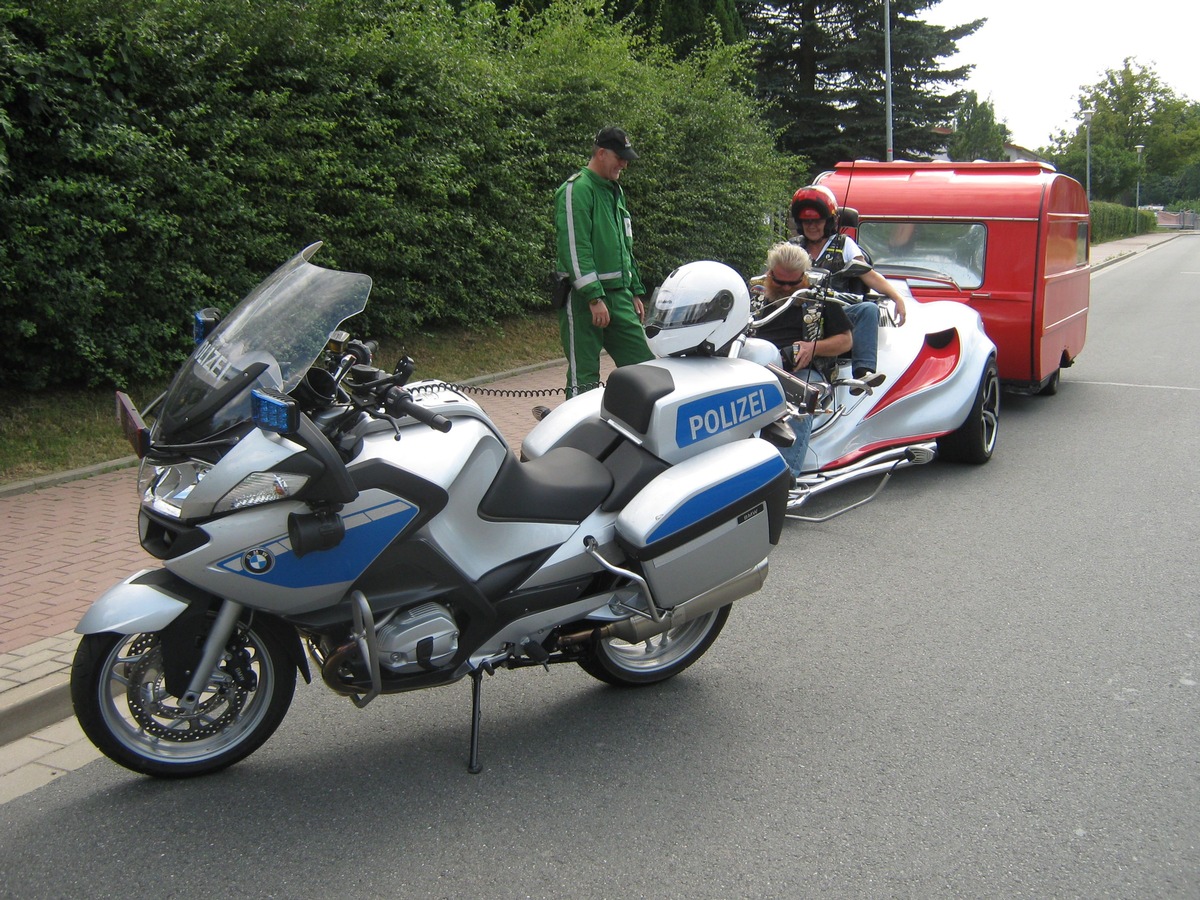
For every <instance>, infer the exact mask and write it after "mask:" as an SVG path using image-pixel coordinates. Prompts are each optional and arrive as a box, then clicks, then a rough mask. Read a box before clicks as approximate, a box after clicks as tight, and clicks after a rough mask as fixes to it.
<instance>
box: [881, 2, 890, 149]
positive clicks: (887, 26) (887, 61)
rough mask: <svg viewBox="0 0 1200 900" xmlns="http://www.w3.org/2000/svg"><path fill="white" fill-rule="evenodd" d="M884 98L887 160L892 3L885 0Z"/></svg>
mask: <svg viewBox="0 0 1200 900" xmlns="http://www.w3.org/2000/svg"><path fill="white" fill-rule="evenodd" d="M883 98H884V104H885V105H886V107H887V125H886V128H887V135H886V143H887V161H888V162H891V161H892V4H891V2H890V0H883Z"/></svg>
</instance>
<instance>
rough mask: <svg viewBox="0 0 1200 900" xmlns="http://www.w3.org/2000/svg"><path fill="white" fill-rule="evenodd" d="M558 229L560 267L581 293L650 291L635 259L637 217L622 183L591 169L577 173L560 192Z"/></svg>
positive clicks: (588, 296)
mask: <svg viewBox="0 0 1200 900" xmlns="http://www.w3.org/2000/svg"><path fill="white" fill-rule="evenodd" d="M554 225H555V228H556V229H557V231H558V271H559V272H560V273H561V274H566V275H569V276H570V278H571V281H572V284H573V285H574V288H575V295H576V296H578V297H583V298H584V299H586V300H589V301H590V300H596V299H603V297H604V292H605V291H606V290H607V291H613V290H618V289H621V288H627V289H628V290H629V291H630V292H631V293H632V294H633V295H634V296H639V295H641V294H644V293H646V287H645V285H643V284H642V276H641V275H640V274H639V273H638V267H637V262H636V261H635V260H634V258H633V219H632V218H631V217H630V215H629V209H628V208H627V207H626V206H625V194H624V192H622V190H621V186H620V185H619V184H617V183H616V182H613V181H609V180H608V179H606V178H601V177H600V176H599V175H597V174H596V173H595V172H593V171H592V170H591V169H587V168H584V169H581V170H580V171H579V172H576V173H575V174H574V175H572V176H571V177H570V178H568V179H567V180H566V182H565V183H564V184H563V185H562V186H561V187H560V188H559V189H558V191H557V192H556V193H555V195H554Z"/></svg>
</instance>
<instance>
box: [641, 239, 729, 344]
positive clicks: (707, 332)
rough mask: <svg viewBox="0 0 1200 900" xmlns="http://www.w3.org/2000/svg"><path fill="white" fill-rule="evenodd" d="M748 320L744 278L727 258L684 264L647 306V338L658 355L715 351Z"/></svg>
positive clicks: (663, 284) (660, 288)
mask: <svg viewBox="0 0 1200 900" xmlns="http://www.w3.org/2000/svg"><path fill="white" fill-rule="evenodd" d="M749 321H750V292H749V290H747V289H746V281H745V279H744V278H742V276H741V275H739V274H738V273H737V272H736V271H734V270H733V269H731V268H730V267H729V266H727V265H725V264H724V263H719V262H713V261H711V260H703V261H701V262H693V263H688V264H687V265H684V266H680V267H679V268H678V269H676V270H675V271H674V272H672V273H671V274H670V275H668V276H667V280H666V281H664V282H663V283H662V285H661V286H660V287H659V288H658V289H657V290H655V292H654V296H653V297H652V298H651V299H650V307H649V309H647V310H646V338H647V339H648V340H649V342H650V349H651V350H653V351H654V353H655V355H656V356H688V355H691V354H696V355H701V356H711V355H713V354H714V353H716V352H717V351H718V350H720V349H721V348H722V347H724V346H725V345H726V344H728V343H729V342H730V341H732V340H733V339H734V338H735V337H737V336H738V335H739V334H740V333H741V332H742V331H743V330H744V329H745V328H746V325H747V324H748V323H749Z"/></svg>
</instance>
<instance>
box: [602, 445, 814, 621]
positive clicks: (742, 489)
mask: <svg viewBox="0 0 1200 900" xmlns="http://www.w3.org/2000/svg"><path fill="white" fill-rule="evenodd" d="M790 481H791V476H790V474H789V472H788V468H787V465H786V464H785V463H784V461H783V458H782V457H781V456H780V455H779V453H778V452H777V451H776V450H775V448H774V447H772V446H771V445H770V444H768V443H767V442H766V441H759V440H744V441H738V442H737V443H734V444H727V445H725V446H723V447H716V448H714V449H712V450H709V451H708V452H707V453H702V454H700V455H699V456H695V457H693V458H691V459H689V460H685V461H684V462H681V463H680V464H679V465H677V466H674V467H672V468H670V469H668V470H667V471H666V472H663V473H662V474H661V475H659V476H658V477H657V478H655V479H654V481H652V482H650V484H648V485H646V487H645V488H643V489H642V490H641V492H639V493H638V495H637V496H636V497H634V498H633V500H632V501H631V502H630V503H629V505H627V506H626V507H625V509H624V510H623V511H622V512H621V514H620V516H618V518H617V541H618V543H619V544H620V545H621V547H622V549H623V550H625V552H626V553H627V554H629V556H630V557H632V558H633V559H635V560H637V561H638V562H640V563H641V567H642V574H643V576H644V577H645V579H646V581H647V583H648V584H649V585H650V590H651V591H653V593H654V599H655V601H656V602H657V603H658V605H659V606H662V607H668V608H669V607H672V606H675V605H676V604H678V603H682V602H683V601H685V600H690V599H691V598H692V597H695V596H697V595H699V594H702V593H704V592H705V591H707V590H709V589H711V588H714V587H716V586H717V585H720V584H723V583H724V582H726V581H728V580H729V579H731V578H734V577H735V576H737V575H740V574H742V573H743V572H746V571H748V570H749V569H752V568H753V567H754V566H756V565H757V564H758V563H760V562H762V560H764V559H766V557H767V554H768V553H769V552H770V549H771V546H772V545H773V544H775V543H776V542H778V540H779V534H780V531H781V529H782V527H783V520H784V513H785V509H786V506H787V492H788V486H789V483H790Z"/></svg>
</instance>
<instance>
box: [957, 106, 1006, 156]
mask: <svg viewBox="0 0 1200 900" xmlns="http://www.w3.org/2000/svg"><path fill="white" fill-rule="evenodd" d="M1008 139H1009V131H1008V126H1006V125H1003V124H1001V123H999V122H997V121H996V109H995V107H994V106H993V105H992V101H990V100H984V101H983V102H982V103H981V102H980V101H979V98H978V97H977V96H976V95H975V92H974V91H967V94H966V96H965V98H964V99H963V104H962V106H960V107H959V108H958V113H957V114H956V115H955V117H954V134H953V135H951V137H950V143H949V146H948V147H947V153H948V155H949V157H950V158H951V159H953V160H956V161H968V162H969V161H970V160H973V159H988V160H992V161H993V162H998V161H1001V160H1004V159H1006V158H1007V154H1006V153H1005V151H1004V145H1005V144H1006V143H1008Z"/></svg>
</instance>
